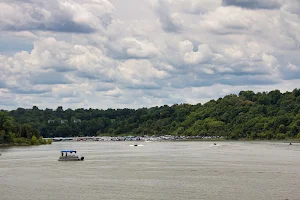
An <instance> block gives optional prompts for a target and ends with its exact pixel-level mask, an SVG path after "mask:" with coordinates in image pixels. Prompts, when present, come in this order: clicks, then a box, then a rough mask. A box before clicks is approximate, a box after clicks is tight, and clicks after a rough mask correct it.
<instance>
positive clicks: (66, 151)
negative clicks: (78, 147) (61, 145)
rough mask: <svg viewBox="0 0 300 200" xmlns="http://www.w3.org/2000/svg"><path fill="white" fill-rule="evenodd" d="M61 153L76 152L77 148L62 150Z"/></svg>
mask: <svg viewBox="0 0 300 200" xmlns="http://www.w3.org/2000/svg"><path fill="white" fill-rule="evenodd" d="M60 152H61V153H73V152H74V153H76V151H75V150H61V151H60Z"/></svg>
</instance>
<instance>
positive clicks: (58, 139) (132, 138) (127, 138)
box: [51, 135, 224, 142]
mask: <svg viewBox="0 0 300 200" xmlns="http://www.w3.org/2000/svg"><path fill="white" fill-rule="evenodd" d="M51 139H52V141H53V142H66V141H71V142H76V141H162V140H190V139H203V140H205V139H224V137H222V136H174V135H163V136H118V137H110V136H101V137H100V136H93V137H68V138H62V137H55V138H51Z"/></svg>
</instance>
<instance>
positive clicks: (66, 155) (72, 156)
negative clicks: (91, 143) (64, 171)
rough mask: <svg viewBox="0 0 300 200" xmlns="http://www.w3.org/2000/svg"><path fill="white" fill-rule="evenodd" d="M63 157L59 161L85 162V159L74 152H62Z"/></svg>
mask: <svg viewBox="0 0 300 200" xmlns="http://www.w3.org/2000/svg"><path fill="white" fill-rule="evenodd" d="M60 152H61V156H60V157H59V159H58V161H83V160H84V157H83V156H79V155H76V151H74V150H61V151H60Z"/></svg>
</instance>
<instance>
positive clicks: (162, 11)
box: [154, 0, 183, 32]
mask: <svg viewBox="0 0 300 200" xmlns="http://www.w3.org/2000/svg"><path fill="white" fill-rule="evenodd" d="M170 4H171V2H170V1H168V0H158V1H157V2H155V4H154V7H155V10H156V12H157V15H158V17H159V21H160V23H161V26H162V28H163V30H164V31H166V32H179V31H180V30H181V27H182V24H183V21H182V20H181V18H180V17H179V15H178V14H177V13H171V11H170V10H169V7H170Z"/></svg>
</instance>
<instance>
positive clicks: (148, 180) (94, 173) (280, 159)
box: [0, 142, 300, 200]
mask: <svg viewBox="0 0 300 200" xmlns="http://www.w3.org/2000/svg"><path fill="white" fill-rule="evenodd" d="M133 144H135V143H132V142H58V143H53V144H52V145H47V146H38V147H18V148H8V149H0V153H2V156H0V195H1V196H0V199H1V200H2V199H3V200H19V199H20V200H25V199H28V200H29V199H30V200H35V199H36V200H57V199H68V200H83V199H87V200H90V199H113V200H119V199H120V200H125V199H132V200H138V199H153V200H158V199H171V200H184V199H197V200H198V199H207V200H221V199H225V200H227V199H228V200H233V199H237V200H258V199H262V200H277V199H278V200H284V199H289V200H296V199H300V190H299V186H300V144H294V145H291V146H289V145H288V144H287V143H274V142H218V145H217V146H214V145H212V142H139V143H138V144H142V145H141V146H137V147H136V146H132V145H133ZM70 148H72V149H75V150H78V152H79V153H80V155H82V156H84V157H85V160H84V161H83V162H58V161H57V159H58V157H59V155H60V153H59V151H60V150H61V149H70Z"/></svg>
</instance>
